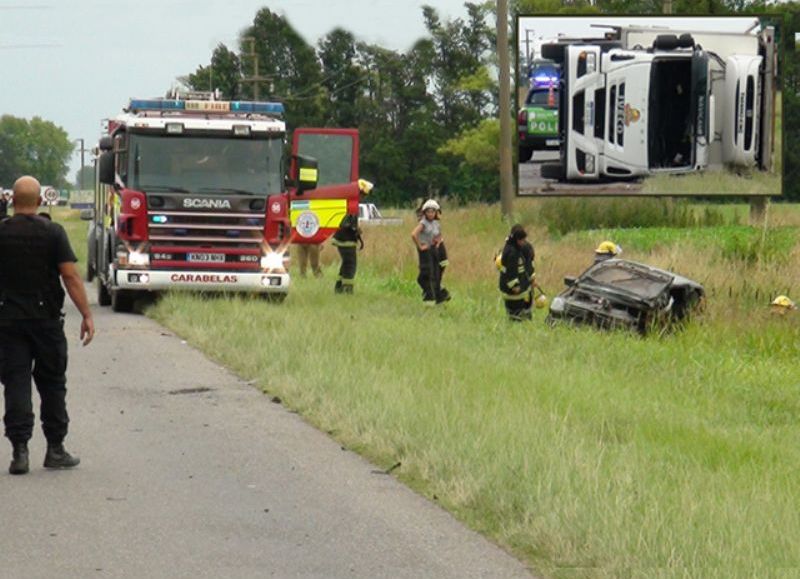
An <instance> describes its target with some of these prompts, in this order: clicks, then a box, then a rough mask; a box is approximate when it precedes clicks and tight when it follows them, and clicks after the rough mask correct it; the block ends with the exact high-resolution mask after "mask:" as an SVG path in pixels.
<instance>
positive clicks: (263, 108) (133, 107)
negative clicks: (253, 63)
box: [128, 99, 284, 115]
mask: <svg viewBox="0 0 800 579" xmlns="http://www.w3.org/2000/svg"><path fill="white" fill-rule="evenodd" d="M204 102H205V101H204ZM216 102H224V101H216ZM128 110H129V111H133V112H138V111H182V110H186V101H184V100H173V99H131V101H130V104H129V105H128ZM203 111H204V112H210V113H213V112H228V111H227V110H225V111H214V110H212V109H203ZM230 112H232V113H255V114H262V115H283V114H284V108H283V103H272V102H262V101H256V102H248V101H231V102H230Z"/></svg>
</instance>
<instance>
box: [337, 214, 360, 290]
mask: <svg viewBox="0 0 800 579" xmlns="http://www.w3.org/2000/svg"><path fill="white" fill-rule="evenodd" d="M331 243H332V244H333V245H334V247H336V249H338V250H339V257H341V258H342V265H341V267H339V279H337V280H336V285H335V286H334V288H333V289H334V291H335V292H336V293H337V294H342V293H344V294H351V293H353V283H354V281H355V277H356V264H357V262H356V246H357V244H360V249H364V240H362V239H361V228H360V227H359V226H358V215H351V214H347V215H345V216H344V218H343V219H342V221H341V223H340V224H339V229H337V230H336V233H334V234H333V241H332V242H331Z"/></svg>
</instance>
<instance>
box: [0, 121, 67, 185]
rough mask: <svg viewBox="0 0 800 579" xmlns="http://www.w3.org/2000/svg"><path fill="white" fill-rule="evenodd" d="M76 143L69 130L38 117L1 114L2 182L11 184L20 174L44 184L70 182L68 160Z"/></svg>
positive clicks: (0, 171) (0, 153) (64, 183)
mask: <svg viewBox="0 0 800 579" xmlns="http://www.w3.org/2000/svg"><path fill="white" fill-rule="evenodd" d="M74 149H75V147H74V145H73V143H72V142H71V141H70V139H69V135H67V132H66V131H65V130H64V129H62V128H61V127H58V126H56V125H55V124H53V123H52V122H50V121H45V120H42V119H41V118H39V117H33V119H31V120H30V121H29V120H26V119H20V118H17V117H14V116H11V115H3V116H2V117H0V186H2V187H11V185H13V183H14V181H16V179H17V178H18V177H19V176H21V175H26V174H27V175H34V176H36V178H38V179H39V181H40V182H41V183H42V184H47V185H53V186H55V187H64V186H66V185H67V181H66V175H67V172H68V170H69V168H68V166H67V163H68V162H69V158H70V156H71V155H72V152H73V151H74Z"/></svg>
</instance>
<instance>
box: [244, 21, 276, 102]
mask: <svg viewBox="0 0 800 579" xmlns="http://www.w3.org/2000/svg"><path fill="white" fill-rule="evenodd" d="M245 40H247V41H249V42H250V52H246V53H244V54H245V55H246V56H249V57H251V58H252V59H253V76H246V77H244V78H243V79H242V82H252V83H253V100H255V101H257V100H259V96H260V95H261V90H260V87H259V84H258V83H260V82H266V81H271V80H272V76H260V75H259V74H258V52H256V39H255V38H254V37H252V36H248V37H247V38H245ZM270 90H272V89H270Z"/></svg>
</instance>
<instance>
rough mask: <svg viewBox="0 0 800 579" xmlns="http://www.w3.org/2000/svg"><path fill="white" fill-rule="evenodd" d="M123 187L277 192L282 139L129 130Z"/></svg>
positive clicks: (258, 192)
mask: <svg viewBox="0 0 800 579" xmlns="http://www.w3.org/2000/svg"><path fill="white" fill-rule="evenodd" d="M128 153H129V155H128V167H127V168H128V172H127V175H128V178H127V184H128V186H129V187H131V188H133V189H136V190H138V191H149V190H152V191H186V192H190V193H208V194H217V195H218V194H220V193H230V192H236V193H243V194H251V195H259V196H260V195H267V194H270V193H277V192H280V191H281V190H282V188H283V187H282V184H283V162H282V154H283V138H282V136H281V137H273V138H262V139H252V138H234V137H230V136H227V135H226V136H225V137H216V136H207V135H203V136H199V135H198V136H194V135H186V134H183V135H175V136H169V135H147V134H132V135H130V141H129V143H128Z"/></svg>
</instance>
